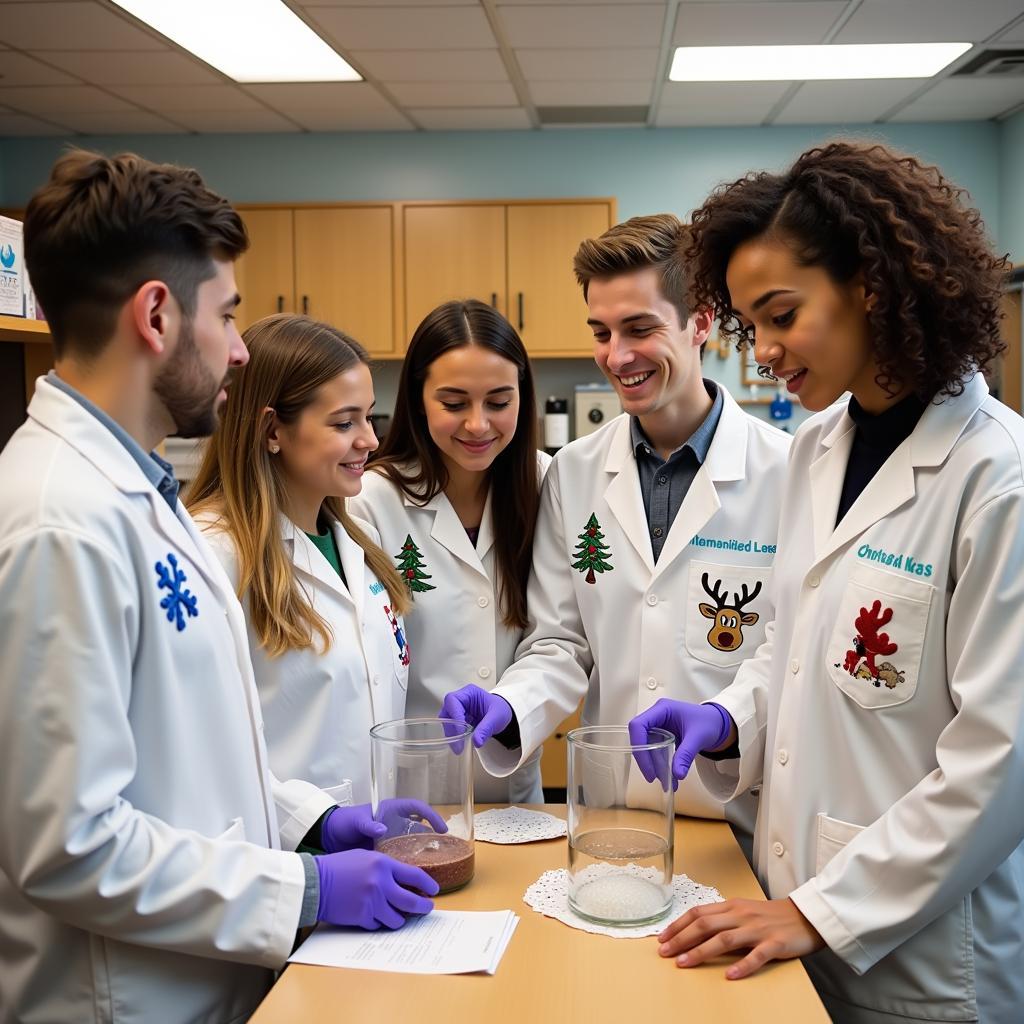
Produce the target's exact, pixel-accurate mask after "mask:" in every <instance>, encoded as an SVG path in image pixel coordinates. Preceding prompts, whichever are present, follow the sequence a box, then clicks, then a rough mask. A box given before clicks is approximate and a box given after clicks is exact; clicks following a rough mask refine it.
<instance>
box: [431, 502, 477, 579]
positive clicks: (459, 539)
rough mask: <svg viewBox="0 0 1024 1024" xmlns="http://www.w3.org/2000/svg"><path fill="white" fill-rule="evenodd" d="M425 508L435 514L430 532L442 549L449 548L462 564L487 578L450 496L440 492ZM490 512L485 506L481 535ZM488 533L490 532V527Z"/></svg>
mask: <svg viewBox="0 0 1024 1024" xmlns="http://www.w3.org/2000/svg"><path fill="white" fill-rule="evenodd" d="M487 500H488V503H489V502H490V495H488V499H487ZM423 507H424V508H428V509H431V510H432V511H433V513H434V523H433V526H432V527H431V530H430V536H431V537H432V538H433V539H434V540H436V541H437V543H438V544H440V545H441V546H442V547H444V548H447V549H448V551H450V552H451V553H452V554H453V555H454V556H455V557H456V558H457V559H458V560H459V561H460V562H464V563H465V564H466V565H468V566H469V568H470V569H472V570H473V571H474V572H477V573H480V574H481V575H482V576H486V575H487V574H486V573H485V572H484V567H483V565H482V564H481V562H480V556H479V555H478V554H477V550H476V548H474V547H473V544H472V541H470V539H469V535H468V534H467V533H466V528H465V527H464V526H463V525H462V523H461V522H460V521H459V517H458V516H457V515H456V514H455V509H454V508H452V503H451V502H450V501H449V500H448V496H447V495H446V494H445V493H444V491H439V492H438V493H437V494H435V495H434V497H433V498H431V499H430V501H428V502H427V504H426V505H424V506H423ZM488 511H489V505H485V507H484V519H483V521H481V524H480V532H481V534H482V533H483V530H484V525H483V524H484V522H486V521H487V517H488ZM488 531H490V527H488Z"/></svg>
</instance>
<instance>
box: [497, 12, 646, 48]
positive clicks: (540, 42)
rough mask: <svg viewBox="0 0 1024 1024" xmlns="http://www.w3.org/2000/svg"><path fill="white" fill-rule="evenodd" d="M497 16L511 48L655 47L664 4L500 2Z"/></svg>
mask: <svg viewBox="0 0 1024 1024" xmlns="http://www.w3.org/2000/svg"><path fill="white" fill-rule="evenodd" d="M498 16H499V18H500V19H501V23H502V25H503V26H504V29H505V36H506V38H507V39H508V41H509V43H510V44H511V45H512V46H514V47H522V48H526V47H531V46H535V47H538V48H541V49H552V48H554V47H564V48H565V49H568V50H585V49H588V48H593V47H602V46H614V47H617V46H658V45H659V44H660V43H661V32H662V27H663V24H664V21H665V5H664V4H651V3H647V4H588V5H582V4H581V5H574V4H551V5H550V6H543V7H542V6H536V7H532V6H523V5H519V4H502V5H500V6H499V7H498Z"/></svg>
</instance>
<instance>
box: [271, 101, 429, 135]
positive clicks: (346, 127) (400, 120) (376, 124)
mask: <svg viewBox="0 0 1024 1024" xmlns="http://www.w3.org/2000/svg"><path fill="white" fill-rule="evenodd" d="M289 117H291V118H292V120H293V121H298V123H299V124H301V125H302V127H303V128H306V129H308V130H309V131H311V132H401V131H412V130H413V125H412V123H411V122H410V121H409V120H408V119H407V118H406V117H404V116H403V115H402V114H401V113H399V112H398V111H397V110H396V109H395V108H394V107H391V106H389V107H387V108H386V109H383V110H374V111H369V110H351V111H350V110H336V111H335V110H308V111H296V112H294V113H289Z"/></svg>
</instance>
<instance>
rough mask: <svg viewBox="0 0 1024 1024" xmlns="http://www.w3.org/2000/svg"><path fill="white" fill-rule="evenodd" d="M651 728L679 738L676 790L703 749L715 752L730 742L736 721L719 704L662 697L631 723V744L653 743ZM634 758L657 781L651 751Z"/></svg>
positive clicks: (674, 762) (674, 767)
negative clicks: (678, 783)
mask: <svg viewBox="0 0 1024 1024" xmlns="http://www.w3.org/2000/svg"><path fill="white" fill-rule="evenodd" d="M651 729H664V730H665V731H666V732H670V733H672V735H673V736H675V738H676V753H675V757H673V758H672V778H673V782H672V788H673V789H674V788H675V787H676V785H677V782H676V780H678V779H685V778H686V773H687V772H688V771H689V770H690V765H691V764H693V759H694V758H695V757H696V756H697V755H698V754H699V753H700V752H701V751H702V750H715V749H717V748H718V747H721V746H722V745H723V744H724V743H725V741H726V740H728V739H729V737H730V736H731V735H732V730H733V721H732V718H731V717H730V716H729V713H728V712H727V711H726V710H725V708H722V707H719V705H718V704H688V703H684V702H683V701H680V700H667V699H666V698H664V697H662V698H661V700H659V701H658V702H657V703H656V704H653V705H651V707H649V708H648V709H647V710H646V711H645V712H643V714H640V715H637V716H636V718H634V719H632V720H631V721H630V723H629V741H630V743H633V744H635V745H638V746H639V745H642V744H644V743H650V742H651V739H650V730H651ZM634 757H635V759H636V763H637V767H638V768H639V769H640V771H641V772H642V773H643V777H644V778H645V779H646V780H647V781H648V782H653V781H654V780H655V779H656V778H657V777H658V774H659V773H658V769H657V766H656V765H655V763H654V758H653V757H652V756H651V752H650V751H648V750H638V751H637V752H636V753H635V754H634Z"/></svg>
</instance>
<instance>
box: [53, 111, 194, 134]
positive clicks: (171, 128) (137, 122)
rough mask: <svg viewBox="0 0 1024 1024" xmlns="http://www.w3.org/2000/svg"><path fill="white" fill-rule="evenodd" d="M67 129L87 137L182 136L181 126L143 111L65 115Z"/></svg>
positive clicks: (91, 112)
mask: <svg viewBox="0 0 1024 1024" xmlns="http://www.w3.org/2000/svg"><path fill="white" fill-rule="evenodd" d="M63 120H64V122H65V123H66V124H67V125H68V127H69V128H73V129H74V130H75V131H76V132H85V133H87V134H89V135H131V134H135V133H138V134H145V135H169V134H182V133H184V131H185V129H184V128H183V127H181V125H177V124H172V123H171V122H170V121H166V120H164V118H162V117H157V115H156V114H149V113H147V112H146V111H145V110H121V111H118V112H116V113H113V112H111V113H97V112H94V111H89V112H78V113H74V114H67V115H65V117H64V118H63Z"/></svg>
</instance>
